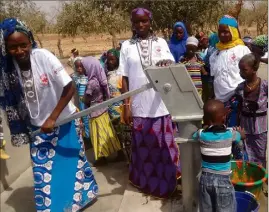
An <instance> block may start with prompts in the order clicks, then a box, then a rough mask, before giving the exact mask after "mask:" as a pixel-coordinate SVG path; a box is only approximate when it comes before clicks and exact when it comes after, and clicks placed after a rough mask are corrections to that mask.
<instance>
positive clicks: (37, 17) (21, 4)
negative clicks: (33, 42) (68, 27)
mask: <svg viewBox="0 0 269 212" xmlns="http://www.w3.org/2000/svg"><path fill="white" fill-rule="evenodd" d="M0 6H1V10H0V11H1V16H0V18H1V21H2V20H4V19H5V18H10V17H15V18H19V19H21V20H22V21H24V22H25V23H26V24H27V26H28V27H29V28H30V29H31V30H32V31H33V34H34V36H35V37H36V38H37V40H38V42H39V44H40V46H41V47H42V46H43V45H42V41H41V38H40V37H39V36H38V33H41V34H43V33H44V30H45V27H46V26H47V20H46V16H45V13H43V12H41V11H40V10H39V8H37V7H36V4H35V3H34V2H32V1H29V0H16V1H5V2H3V1H0Z"/></svg>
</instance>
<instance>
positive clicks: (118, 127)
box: [0, 8, 268, 212]
mask: <svg viewBox="0 0 269 212" xmlns="http://www.w3.org/2000/svg"><path fill="white" fill-rule="evenodd" d="M152 20H153V15H152V13H151V11H150V10H148V9H145V8H136V9H134V10H133V11H132V12H131V23H132V30H133V35H132V37H131V38H130V39H129V40H126V41H124V42H122V43H121V46H120V49H111V50H109V51H107V52H106V53H105V54H103V55H102V57H101V58H100V60H98V59H96V58H94V57H80V56H79V54H78V51H77V50H76V49H73V50H72V53H73V54H74V57H73V58H72V60H70V64H71V66H72V67H73V68H74V74H72V76H71V77H70V76H69V75H68V74H67V73H66V71H65V70H64V67H63V66H62V64H61V63H60V61H59V60H58V59H57V58H56V57H55V56H54V55H53V54H52V53H50V52H49V51H47V50H45V49H40V48H37V44H36V42H35V40H34V36H33V34H32V33H31V31H30V30H29V28H27V26H26V25H25V24H24V23H23V22H21V21H20V20H17V19H14V18H9V19H6V20H4V21H3V22H2V23H1V25H0V29H1V31H0V32H1V34H0V42H1V43H0V47H1V51H0V55H1V58H0V59H1V64H0V67H1V73H0V82H1V83H0V85H1V86H0V88H1V89H0V97H1V98H0V100H1V101H0V102H1V106H2V107H3V109H4V111H5V112H6V113H7V121H8V125H9V128H10V133H11V142H12V144H13V145H14V146H21V145H23V144H29V145H30V153H31V159H32V162H33V163H32V166H33V174H34V187H35V201H36V209H37V211H44V212H45V211H52V212H56V211H63V210H71V211H74V212H75V211H80V210H81V209H83V208H85V207H86V206H87V205H89V204H91V203H93V202H94V200H95V199H96V198H97V196H98V185H97V183H96V180H95V178H94V175H93V173H92V169H91V166H90V164H89V162H88V160H87V158H86V156H85V148H84V142H91V144H92V146H93V149H94V154H95V159H96V163H97V164H96V165H99V164H100V163H102V164H103V163H104V162H106V158H107V157H108V156H109V155H111V154H112V153H117V154H118V158H119V159H122V157H123V156H124V154H123V152H122V146H123V143H124V142H125V140H126V139H131V140H132V141H131V160H130V164H129V180H130V182H131V184H132V185H134V186H135V187H137V188H138V189H139V190H140V191H141V192H143V193H145V194H147V195H151V196H154V197H157V198H169V197H170V196H171V195H172V194H173V192H174V191H175V190H176V187H177V184H178V183H179V182H180V181H179V179H180V176H181V169H180V160H179V147H178V145H177V144H176V143H175V140H174V132H175V128H176V125H175V124H174V123H173V122H172V118H171V115H170V114H169V111H168V110H167V108H166V106H165V104H164V102H163V101H162V99H161V96H160V94H159V93H158V92H156V91H155V90H154V89H149V90H147V91H144V92H142V93H139V94H137V95H135V96H132V97H131V98H128V99H125V100H123V101H120V102H117V103H114V104H113V105H111V106H109V107H108V108H101V109H99V110H97V111H94V112H92V113H91V114H89V116H86V117H83V118H82V119H76V120H73V121H71V122H69V123H67V124H64V125H62V126H57V125H56V124H57V122H58V121H61V120H63V119H65V118H66V117H68V116H70V115H72V114H74V113H76V112H78V111H79V110H84V109H86V108H88V107H91V106H93V105H96V104H99V103H102V102H104V101H106V100H108V99H110V98H113V97H116V96H119V95H121V94H123V93H125V92H128V91H131V90H134V89H138V88H140V87H141V86H143V85H144V84H146V83H148V79H147V77H146V75H145V72H144V70H145V69H146V68H147V67H149V66H169V65H171V64H172V63H182V64H184V65H185V67H186V69H187V71H188V72H189V74H190V76H191V78H192V80H193V82H194V85H195V87H196V88H197V90H198V92H199V94H200V95H201V98H202V99H203V101H204V103H205V105H204V119H203V129H201V130H199V131H198V132H196V133H195V134H194V138H195V139H197V140H199V142H200V143H201V155H202V168H201V174H200V178H199V182H200V191H199V194H200V199H199V201H200V204H199V205H200V211H202V212H203V211H231V212H232V211H235V208H236V202H235V197H234V189H233V186H232V184H231V182H230V179H229V177H230V170H231V162H230V160H231V153H232V143H235V145H234V148H233V149H235V150H234V151H233V154H234V157H236V155H239V154H237V153H238V151H236V150H237V149H236V147H238V146H236V144H238V143H240V141H241V140H244V145H243V146H244V148H243V149H242V148H241V149H240V148H239V152H243V153H245V152H246V153H245V154H246V155H247V158H248V160H249V161H251V162H255V163H258V164H261V165H262V166H264V167H265V164H266V144H267V137H266V135H267V118H266V116H267V97H268V91H267V88H268V84H267V81H266V80H262V79H260V78H259V77H258V76H257V71H258V68H259V62H260V59H261V57H263V56H264V54H265V53H266V52H267V42H268V40H267V39H268V38H267V36H259V37H257V38H256V39H254V40H253V41H251V45H250V46H251V49H250V48H249V47H248V46H247V45H245V44H244V42H243V40H242V39H241V38H240V33H239V30H238V23H237V21H236V19H234V18H233V17H231V16H227V15H226V16H224V17H222V18H221V19H220V21H219V27H218V32H217V33H213V34H211V35H210V36H209V37H207V36H206V35H205V34H204V33H199V34H197V35H196V36H189V35H188V32H187V30H186V27H185V25H184V23H182V22H177V23H176V24H175V25H174V31H173V35H172V37H171V40H170V42H168V43H167V41H165V40H164V39H163V38H160V37H157V36H156V35H155V34H154V32H153V31H152V28H151V24H152ZM251 51H252V52H253V53H251ZM74 84H75V86H74ZM75 92H77V96H78V98H77V104H76V106H75V105H74V104H73V103H72V101H71V99H72V97H73V96H74V93H75ZM229 127H235V128H234V129H233V128H231V129H230V128H229ZM38 128H41V130H42V132H41V133H40V134H38V135H37V136H35V137H32V136H31V133H32V132H33V131H34V130H36V129H38ZM179 130H180V129H179ZM130 131H132V136H131V138H128V136H129V134H128V132H130ZM2 146H3V144H2ZM241 146H242V145H241ZM1 154H2V153H1ZM241 156H242V155H241ZM212 187H213V188H214V189H211V188H212ZM221 195H225V196H229V197H231V198H225V201H226V202H223V200H222V198H220V196H221ZM220 200H221V202H219V201H220ZM228 207H229V208H228Z"/></svg>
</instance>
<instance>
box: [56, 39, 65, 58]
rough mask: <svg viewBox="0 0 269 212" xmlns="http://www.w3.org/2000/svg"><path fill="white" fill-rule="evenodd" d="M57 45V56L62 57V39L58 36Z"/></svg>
mask: <svg viewBox="0 0 269 212" xmlns="http://www.w3.org/2000/svg"><path fill="white" fill-rule="evenodd" d="M57 47H58V51H59V57H60V58H63V57H64V54H63V49H62V40H61V38H60V37H59V38H58V42H57Z"/></svg>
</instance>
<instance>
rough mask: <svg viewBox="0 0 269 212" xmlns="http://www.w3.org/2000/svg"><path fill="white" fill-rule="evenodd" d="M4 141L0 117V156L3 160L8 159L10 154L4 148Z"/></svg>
mask: <svg viewBox="0 0 269 212" xmlns="http://www.w3.org/2000/svg"><path fill="white" fill-rule="evenodd" d="M5 145H6V141H5V140H4V131H3V126H2V118H1V117H0V158H1V159H3V160H6V159H9V158H10V156H9V155H8V154H7V153H6V151H5V150H4V147H5Z"/></svg>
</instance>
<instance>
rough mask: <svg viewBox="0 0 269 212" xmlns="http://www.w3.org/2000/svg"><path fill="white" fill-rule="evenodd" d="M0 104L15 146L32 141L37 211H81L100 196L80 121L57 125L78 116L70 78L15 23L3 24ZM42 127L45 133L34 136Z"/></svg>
mask: <svg viewBox="0 0 269 212" xmlns="http://www.w3.org/2000/svg"><path fill="white" fill-rule="evenodd" d="M0 48H1V49H0V50H1V51H0V57H1V58H0V59H1V60H0V61H1V63H0V68H1V72H0V94H1V95H0V97H1V98H0V103H1V106H2V107H3V109H4V110H5V112H6V113H7V117H8V124H9V128H10V134H11V142H12V144H13V145H14V146H21V145H23V144H28V143H30V154H31V160H32V166H33V175H34V199H35V203H36V210H37V211H39V212H60V211H72V212H77V211H80V210H81V209H82V208H84V207H85V206H87V205H88V204H90V203H92V202H93V200H95V199H96V197H97V192H98V186H97V184H96V181H95V179H94V176H93V173H92V170H91V167H90V165H89V163H88V161H87V158H86V156H85V151H84V146H83V142H82V133H81V132H82V128H81V121H80V119H77V120H73V121H70V122H69V123H67V124H64V125H62V126H60V127H55V123H56V121H60V120H63V119H64V118H66V117H67V116H70V115H71V114H73V113H75V112H76V107H75V106H74V105H73V103H72V102H71V98H72V96H73V94H74V90H75V89H74V87H73V85H72V79H71V78H70V76H69V75H68V74H67V73H66V71H65V70H64V67H63V66H62V64H61V63H60V61H59V60H58V59H57V58H56V57H55V56H54V55H53V54H52V53H51V52H49V51H48V50H46V49H39V48H37V45H36V42H35V41H34V37H33V35H32V33H31V31H30V30H29V29H28V28H27V27H26V25H25V24H24V23H22V22H21V21H19V20H17V19H13V18H10V19H5V20H4V21H3V22H2V23H1V25H0ZM39 128H41V133H39V134H38V135H36V136H35V137H32V136H30V133H31V131H33V130H36V129H39Z"/></svg>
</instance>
